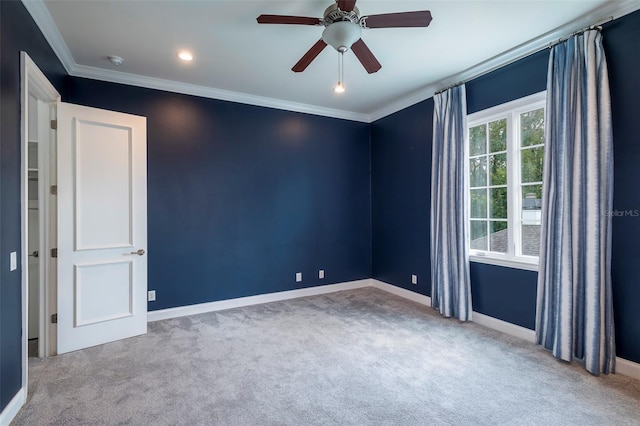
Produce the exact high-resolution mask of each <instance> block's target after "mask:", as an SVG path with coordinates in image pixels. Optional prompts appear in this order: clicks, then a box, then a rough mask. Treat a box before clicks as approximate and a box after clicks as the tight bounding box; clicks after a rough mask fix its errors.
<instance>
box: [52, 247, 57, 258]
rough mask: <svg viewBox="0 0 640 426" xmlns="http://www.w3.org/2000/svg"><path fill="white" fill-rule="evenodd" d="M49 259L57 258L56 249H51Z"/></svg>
mask: <svg viewBox="0 0 640 426" xmlns="http://www.w3.org/2000/svg"><path fill="white" fill-rule="evenodd" d="M51 257H58V249H57V248H53V249H51Z"/></svg>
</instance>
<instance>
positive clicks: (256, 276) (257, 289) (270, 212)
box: [64, 78, 371, 310]
mask: <svg viewBox="0 0 640 426" xmlns="http://www.w3.org/2000/svg"><path fill="white" fill-rule="evenodd" d="M66 93H67V96H66V98H65V99H64V100H65V101H67V102H71V103H76V104H82V105H88V106H93V107H98V108H105V109H110V110H115V111H122V112H128V113H132V114H138V115H143V116H146V117H147V132H148V133H147V137H148V149H147V152H148V233H149V246H148V253H149V289H154V290H156V292H157V293H156V297H157V299H156V302H151V303H149V309H150V310H155V309H161V308H170V307H175V306H183V305H190V304H195V303H201V302H211V301H215V300H222V299H229V298H234V297H242V296H251V295H256V294H262V293H270V292H275V291H283V290H292V289H297V288H302V287H309V286H314V285H322V284H331V283H337V282H343V281H350V280H356V279H362V278H369V277H370V276H371V208H370V200H371V193H370V158H369V157H370V146H369V127H368V125H367V124H363V123H356V122H351V121H345V120H338V119H332V118H326V117H318V116H313V115H306V114H299V113H293V112H286V111H280V110H274V109H269V108H261V107H256V106H249V105H242V104H237V103H230V102H224V101H217V100H211V99H205V98H198V97H193V96H186V95H180V94H175V93H167V92H163V91H158V90H151V89H144V88H139V87H132V86H125V85H119V84H114V83H105V82H99V81H95V80H88V79H82V78H69V82H68V90H67V92H66ZM319 269H324V270H325V273H326V275H325V277H326V278H325V279H324V280H319V279H318V270H319ZM296 272H302V273H303V281H302V282H301V283H296V282H295V273H296Z"/></svg>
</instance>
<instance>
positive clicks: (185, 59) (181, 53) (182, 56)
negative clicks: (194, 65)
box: [178, 51, 193, 62]
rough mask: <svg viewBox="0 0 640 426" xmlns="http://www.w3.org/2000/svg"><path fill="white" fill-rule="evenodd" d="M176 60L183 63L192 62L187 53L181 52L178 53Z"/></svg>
mask: <svg viewBox="0 0 640 426" xmlns="http://www.w3.org/2000/svg"><path fill="white" fill-rule="evenodd" d="M178 58H180V59H182V60H183V61H185V62H190V61H193V55H192V54H191V53H190V52H187V51H182V52H180V53H178Z"/></svg>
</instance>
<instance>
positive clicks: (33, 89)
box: [20, 52, 60, 395]
mask: <svg viewBox="0 0 640 426" xmlns="http://www.w3.org/2000/svg"><path fill="white" fill-rule="evenodd" d="M20 91H21V92H20V95H21V103H20V104H21V111H20V121H21V126H20V131H21V135H20V145H21V146H20V150H21V154H20V155H21V159H22V161H21V165H20V167H21V171H20V174H21V177H20V210H21V211H20V217H21V222H22V223H21V225H20V226H21V227H20V243H21V245H22V250H21V258H22V265H21V266H22V270H21V278H20V279H21V286H20V291H21V302H22V330H28V329H29V300H28V296H29V262H28V261H27V259H29V253H28V250H29V247H28V244H27V242H28V223H29V221H28V214H29V213H28V211H29V209H28V202H27V201H28V200H27V199H28V196H27V181H28V178H29V165H28V164H27V149H28V146H29V94H32V95H34V96H35V98H36V99H37V100H38V101H42V102H55V101H57V100H59V99H60V94H59V93H58V91H57V90H56V89H55V87H53V85H52V84H51V83H50V82H49V80H47V78H46V76H45V75H44V73H43V72H42V71H41V70H40V68H38V66H37V65H36V64H35V63H34V62H33V60H32V59H31V58H30V57H29V55H28V54H27V53H26V52H20ZM40 130H41V129H39V131H40ZM45 170H47V171H48V169H47V168H45ZM41 195H42V194H41V193H40V194H39V197H40V196H41ZM40 207H41V215H40V216H41V218H40V223H41V224H42V223H43V219H42V216H43V214H44V213H42V212H44V211H45V209H43V208H42V207H43V204H42V203H41V205H40ZM45 213H46V212H45ZM45 232H46V231H45V230H43V231H42V233H41V236H42V234H44V233H45ZM41 241H42V238H41ZM45 259H48V256H46V255H44V256H42V260H41V262H44V261H45ZM41 271H42V268H41ZM40 278H41V280H42V279H43V277H42V274H41V277H40ZM41 290H42V289H41ZM40 294H41V295H42V292H41V293H40ZM46 303H47V300H43V299H42V298H41V299H40V313H41V315H40V319H41V324H40V332H39V334H40V339H41V340H42V341H43V342H44V344H45V345H46V344H48V341H49V340H50V339H49V337H50V336H49V335H48V334H47V331H48V329H46V328H45V329H43V328H42V324H45V323H46V322H44V320H43V317H44V316H45V315H42V313H43V306H45V305H46ZM27 339H28V333H26V332H23V333H22V345H21V346H22V365H21V369H22V390H23V391H24V392H25V395H26V392H27V386H28V381H29V377H28V366H29V364H28V360H27V357H28V343H27ZM40 347H42V345H41V346H40ZM39 353H40V349H39Z"/></svg>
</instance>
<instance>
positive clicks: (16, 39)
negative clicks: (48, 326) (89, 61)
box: [0, 1, 66, 410]
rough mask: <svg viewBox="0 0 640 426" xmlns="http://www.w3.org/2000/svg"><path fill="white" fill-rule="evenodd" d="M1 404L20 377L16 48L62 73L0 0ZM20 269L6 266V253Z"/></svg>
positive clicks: (19, 13) (58, 78)
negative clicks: (10, 255)
mask: <svg viewBox="0 0 640 426" xmlns="http://www.w3.org/2000/svg"><path fill="white" fill-rule="evenodd" d="M0 43H1V45H0V410H2V409H3V408H4V407H5V406H6V405H7V404H8V403H9V401H11V399H12V398H13V397H14V395H15V394H16V392H18V390H19V389H20V386H21V381H22V372H21V365H22V358H21V353H22V352H21V321H22V316H21V315H22V313H21V294H20V287H21V279H20V276H21V275H20V270H21V267H20V264H21V262H22V259H20V250H21V249H20V133H21V132H20V51H21V50H24V51H26V52H27V53H28V54H29V56H31V59H33V60H34V62H35V63H36V64H38V66H39V68H40V69H41V70H42V71H43V72H44V73H45V74H46V75H47V78H49V81H51V83H52V84H53V85H54V86H55V87H56V88H57V89H58V91H60V92H62V91H63V90H64V83H65V78H66V73H65V70H64V68H63V67H62V65H61V64H60V62H59V61H58V58H57V57H56V55H55V54H54V53H53V51H52V50H51V48H50V47H49V44H48V43H47V42H46V40H45V39H44V37H43V36H42V34H41V33H40V30H39V29H38V27H37V26H36V25H35V23H34V22H33V20H32V19H31V16H30V15H29V14H28V13H27V11H26V9H25V8H24V6H23V5H22V3H21V2H16V1H0ZM12 251H15V252H17V253H18V269H17V270H15V271H12V272H10V271H9V253H10V252H12Z"/></svg>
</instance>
